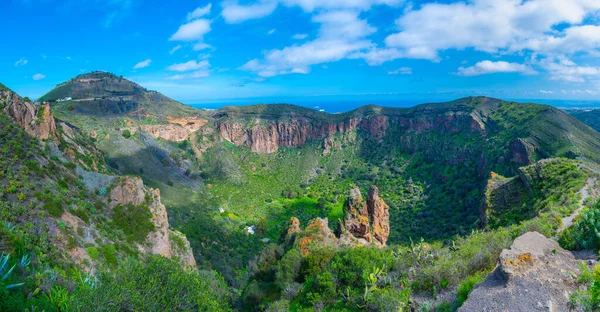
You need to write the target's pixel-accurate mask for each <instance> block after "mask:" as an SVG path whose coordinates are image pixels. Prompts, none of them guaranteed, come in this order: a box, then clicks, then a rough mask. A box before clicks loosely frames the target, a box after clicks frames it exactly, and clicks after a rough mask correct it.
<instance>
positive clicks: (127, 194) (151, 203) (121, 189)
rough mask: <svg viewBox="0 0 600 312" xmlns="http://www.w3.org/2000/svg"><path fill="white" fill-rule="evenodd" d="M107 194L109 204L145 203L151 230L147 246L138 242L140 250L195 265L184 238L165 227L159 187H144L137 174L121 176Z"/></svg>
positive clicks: (166, 220)
mask: <svg viewBox="0 0 600 312" xmlns="http://www.w3.org/2000/svg"><path fill="white" fill-rule="evenodd" d="M110 198H111V200H112V203H111V206H112V207H114V206H116V205H119V204H121V205H126V204H133V205H136V206H138V205H142V204H146V205H148V208H149V209H150V212H151V213H152V223H153V224H154V227H155V230H154V231H152V232H150V234H148V236H147V237H146V243H147V244H146V245H147V247H144V246H139V247H140V248H141V249H142V250H145V251H147V252H150V253H152V254H156V255H162V256H164V257H167V258H172V257H174V256H176V257H178V258H179V259H180V260H181V262H182V263H183V264H185V265H188V266H195V264H196V260H195V259H194V255H193V254H192V250H191V248H189V246H190V243H189V241H188V240H187V238H186V237H185V236H184V235H183V234H181V233H179V232H174V231H171V230H170V229H169V218H168V215H167V209H166V208H165V206H164V205H163V204H162V202H161V199H160V190H159V189H146V187H145V186H144V182H143V181H142V179H141V178H139V177H124V178H122V179H121V181H120V182H119V183H118V185H117V186H115V187H114V188H113V190H112V191H111V193H110ZM173 241H175V242H176V243H173Z"/></svg>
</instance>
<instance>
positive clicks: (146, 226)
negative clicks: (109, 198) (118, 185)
mask: <svg viewBox="0 0 600 312" xmlns="http://www.w3.org/2000/svg"><path fill="white" fill-rule="evenodd" d="M112 218H113V223H114V224H115V225H116V226H117V227H118V228H119V229H121V230H122V231H123V232H124V233H125V235H126V236H127V240H129V241H133V242H142V241H144V240H145V239H146V236H148V234H149V233H150V232H152V231H153V230H154V223H152V213H151V212H150V209H149V208H148V207H147V206H144V205H140V206H134V205H133V204H127V205H117V206H115V207H114V208H113V213H112Z"/></svg>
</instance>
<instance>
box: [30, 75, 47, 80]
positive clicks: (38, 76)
mask: <svg viewBox="0 0 600 312" xmlns="http://www.w3.org/2000/svg"><path fill="white" fill-rule="evenodd" d="M44 78H46V76H45V75H42V74H35V75H33V80H42V79H44Z"/></svg>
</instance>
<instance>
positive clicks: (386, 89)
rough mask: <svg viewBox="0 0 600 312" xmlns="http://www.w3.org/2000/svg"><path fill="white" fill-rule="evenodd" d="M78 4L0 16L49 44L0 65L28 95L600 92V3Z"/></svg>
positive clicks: (26, 7)
mask: <svg viewBox="0 0 600 312" xmlns="http://www.w3.org/2000/svg"><path fill="white" fill-rule="evenodd" d="M75 2H76V1H75V0H64V1H58V0H44V1H41V0H37V1H36V0H30V1H22V2H19V1H15V2H13V3H12V4H10V5H8V9H7V10H3V11H2V12H0V20H2V21H0V23H10V22H11V19H14V18H15V17H14V16H19V15H21V16H22V15H24V14H28V15H32V16H34V21H33V22H32V23H31V25H30V26H29V27H25V28H22V29H15V30H14V33H13V34H12V35H13V37H14V38H15V39H17V40H18V41H25V39H23V38H27V41H28V42H31V41H36V40H32V39H37V38H35V37H36V36H40V37H42V36H44V38H50V39H42V38H40V41H44V40H46V42H41V45H40V46H39V47H37V48H35V49H31V47H30V45H22V44H20V45H13V46H12V47H11V51H9V53H5V55H3V56H0V67H1V66H4V67H6V69H4V71H5V72H8V71H10V72H11V74H8V75H7V77H8V78H6V79H8V80H7V81H5V83H6V84H9V85H13V86H14V87H15V88H16V89H17V90H18V89H19V88H21V89H23V90H25V91H26V92H33V93H35V92H39V91H36V90H38V89H39V90H41V89H42V86H44V87H46V86H47V85H49V84H52V83H54V84H56V83H59V82H61V81H63V80H66V79H68V78H70V77H72V76H74V75H76V74H79V73H80V72H85V71H90V70H95V69H102V70H108V71H113V72H116V73H119V74H122V75H124V76H125V77H128V78H131V79H133V80H135V81H137V82H139V83H142V84H144V85H146V86H148V87H150V88H155V89H158V90H160V91H163V92H165V93H167V94H168V95H170V96H172V97H174V98H177V99H182V100H186V99H202V98H231V97H233V98H235V97H252V96H277V95H284V94H290V95H296V96H298V95H335V94H352V93H374V94H395V93H397V94H411V93H415V94H432V93H456V94H468V93H475V94H490V95H493V96H494V95H496V96H508V97H513V98H519V97H520V98H536V97H539V98H551V97H556V96H557V95H561V96H562V97H564V98H581V99H587V98H590V97H594V96H597V95H598V93H599V91H597V90H599V88H598V87H599V86H600V61H598V58H597V56H598V55H600V1H596V0H569V1H563V0H470V1H451V0H448V1H443V2H439V1H408V0H248V1H242V0H224V1H213V2H210V1H204V2H203V3H200V5H198V2H195V1H178V2H177V3H166V2H165V3H163V4H153V5H147V4H146V3H144V1H142V0H114V1H109V2H107V3H105V4H98V3H96V2H94V3H92V1H86V2H83V5H81V6H74V4H75ZM88 6H89V7H88ZM48 7H52V8H53V9H51V10H49V9H48ZM66 17H70V18H72V19H67V18H66ZM49 20H52V21H56V22H54V23H53V24H49V23H48V21H49ZM78 20H82V21H83V20H84V21H86V23H85V24H83V25H82V26H81V27H73V24H76V23H78ZM37 22H39V24H43V25H45V28H40V27H36V26H37V25H36V23H37ZM69 26H70V27H69ZM5 29H8V28H5ZM40 29H41V30H40ZM38 33H39V34H38ZM73 38H77V40H71V39H73ZM67 47H68V48H67ZM13 50H14V51H13ZM71 55H73V57H71ZM25 77H30V78H25ZM40 77H41V78H40ZM36 88H37V89H36ZM37 95H40V94H37Z"/></svg>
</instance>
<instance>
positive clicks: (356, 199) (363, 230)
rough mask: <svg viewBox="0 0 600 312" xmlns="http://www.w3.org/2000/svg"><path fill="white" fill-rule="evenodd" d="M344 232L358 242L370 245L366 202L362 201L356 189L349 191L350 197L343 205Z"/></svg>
mask: <svg viewBox="0 0 600 312" xmlns="http://www.w3.org/2000/svg"><path fill="white" fill-rule="evenodd" d="M344 215H345V216H344V231H342V232H347V233H348V234H350V235H352V236H354V237H355V238H357V239H359V240H364V241H365V242H366V243H370V242H371V240H372V236H371V225H370V220H369V219H370V218H369V210H368V207H367V202H365V201H364V199H363V198H362V195H361V193H360V189H359V188H358V187H355V188H353V189H352V190H350V196H349V197H348V200H347V201H346V204H345V205H344Z"/></svg>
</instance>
